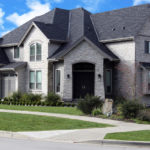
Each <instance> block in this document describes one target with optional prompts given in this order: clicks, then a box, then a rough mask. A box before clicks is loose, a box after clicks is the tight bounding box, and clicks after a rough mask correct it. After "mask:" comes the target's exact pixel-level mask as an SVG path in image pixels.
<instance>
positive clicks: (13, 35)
mask: <svg viewBox="0 0 150 150" xmlns="http://www.w3.org/2000/svg"><path fill="white" fill-rule="evenodd" d="M68 20H69V11H67V10H64V9H59V8H56V9H54V10H52V11H50V12H48V13H46V14H44V15H42V16H39V17H35V18H34V19H32V20H30V21H28V22H27V23H25V24H23V25H21V26H20V27H18V28H17V29H15V30H13V31H11V32H10V33H8V34H6V35H5V36H3V37H2V38H1V39H0V45H7V44H14V43H17V44H18V43H19V42H20V40H21V39H22V37H23V36H24V34H25V33H26V31H27V30H28V28H29V27H30V25H31V23H32V22H34V21H35V22H36V21H37V22H42V23H43V24H54V25H56V24H57V26H59V28H61V29H64V37H63V38H64V39H63V40H66V39H67V35H68V33H67V29H68V22H69V21H68ZM63 21H64V23H63ZM61 38H62V37H61ZM58 40H59V39H58ZM60 40H61V39H60Z"/></svg>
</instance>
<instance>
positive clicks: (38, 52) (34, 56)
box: [30, 43, 42, 61]
mask: <svg viewBox="0 0 150 150" xmlns="http://www.w3.org/2000/svg"><path fill="white" fill-rule="evenodd" d="M41 59H42V46H41V44H40V43H34V44H32V45H30V61H41Z"/></svg>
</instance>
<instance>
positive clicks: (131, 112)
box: [121, 100, 144, 118]
mask: <svg viewBox="0 0 150 150" xmlns="http://www.w3.org/2000/svg"><path fill="white" fill-rule="evenodd" d="M143 108H144V106H143V105H142V104H140V103H139V102H138V101H137V100H126V101H125V102H124V103H123V104H122V105H121V112H122V115H123V117H124V118H136V117H137V115H138V112H139V111H140V110H142V109H143Z"/></svg>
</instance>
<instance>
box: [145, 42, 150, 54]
mask: <svg viewBox="0 0 150 150" xmlns="http://www.w3.org/2000/svg"><path fill="white" fill-rule="evenodd" d="M145 53H147V54H150V41H145Z"/></svg>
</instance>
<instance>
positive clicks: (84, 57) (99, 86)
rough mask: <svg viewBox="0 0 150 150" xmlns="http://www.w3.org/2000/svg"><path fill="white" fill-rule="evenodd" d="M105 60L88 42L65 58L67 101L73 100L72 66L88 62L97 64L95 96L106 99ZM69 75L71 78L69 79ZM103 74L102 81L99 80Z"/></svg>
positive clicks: (65, 97)
mask: <svg viewBox="0 0 150 150" xmlns="http://www.w3.org/2000/svg"><path fill="white" fill-rule="evenodd" d="M103 60H104V57H103V56H102V55H101V54H100V53H99V52H98V50H97V49H94V48H93V47H92V46H91V45H90V44H89V43H88V42H86V41H83V42H81V43H80V44H79V45H78V46H77V47H75V48H73V49H72V50H71V52H70V53H69V54H67V55H66V56H65V57H64V70H65V71H64V91H63V93H64V95H63V98H64V99H65V100H72V96H73V93H72V91H73V90H72V89H73V84H72V65H73V64H75V63H79V62H88V63H92V64H95V91H94V92H95V95H96V96H100V97H101V98H105V94H104V82H103ZM67 74H69V75H70V78H69V79H68V78H67ZM98 74H101V75H102V76H101V79H99V78H98Z"/></svg>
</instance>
